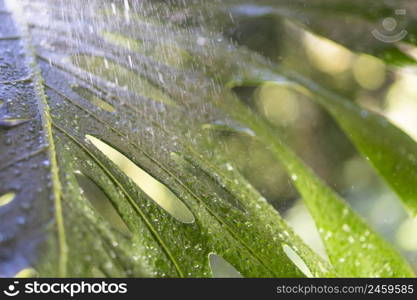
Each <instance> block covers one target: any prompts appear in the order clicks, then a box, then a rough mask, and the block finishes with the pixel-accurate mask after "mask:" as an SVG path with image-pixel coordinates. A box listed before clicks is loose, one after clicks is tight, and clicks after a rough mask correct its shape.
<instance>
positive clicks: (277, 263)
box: [0, 0, 336, 277]
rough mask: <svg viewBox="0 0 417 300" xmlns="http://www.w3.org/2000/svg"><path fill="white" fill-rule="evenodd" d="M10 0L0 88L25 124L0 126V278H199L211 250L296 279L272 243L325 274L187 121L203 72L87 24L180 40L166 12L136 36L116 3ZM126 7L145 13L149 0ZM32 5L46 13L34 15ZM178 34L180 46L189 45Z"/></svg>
mask: <svg viewBox="0 0 417 300" xmlns="http://www.w3.org/2000/svg"><path fill="white" fill-rule="evenodd" d="M202 3H204V2H202ZM202 3H200V4H202ZM10 4H11V5H12V9H13V13H14V14H13V15H12V14H11V13H9V12H7V11H4V12H1V13H2V18H4V19H3V20H2V22H3V23H4V24H7V25H8V26H6V27H5V26H0V34H1V40H0V54H1V55H0V56H1V57H5V58H6V60H7V62H8V63H7V64H4V65H2V73H1V74H0V81H2V86H4V88H3V87H2V88H1V90H0V96H1V98H2V99H11V101H9V102H8V103H5V104H4V105H5V107H6V108H7V111H8V114H9V115H10V117H12V118H13V119H24V120H30V121H25V122H21V123H20V122H18V123H16V124H15V126H1V127H0V130H1V131H0V134H1V139H2V141H3V144H2V146H1V147H2V151H0V161H1V164H0V180H1V182H2V185H1V190H0V192H1V193H0V195H2V196H1V197H2V198H1V199H2V203H3V204H4V205H2V206H1V207H0V214H1V218H0V236H1V237H2V238H1V239H0V241H1V247H0V255H1V257H2V260H1V261H0V275H1V276H13V275H15V274H21V273H22V272H23V273H24V274H26V273H28V272H26V271H24V270H28V269H29V268H33V269H34V270H36V272H37V274H39V276H49V277H54V276H61V277H67V276H69V277H90V276H95V277H101V276H109V277H120V276H121V277H125V276H133V277H142V276H147V277H211V276H212V275H216V274H217V271H216V270H217V269H213V270H212V269H211V265H210V263H211V262H210V259H209V255H213V254H216V255H217V256H219V257H221V258H222V259H223V260H226V261H227V263H228V264H230V266H229V267H231V266H233V267H234V268H235V269H236V272H235V273H234V274H238V273H239V274H241V275H242V276H244V277H303V276H304V275H303V273H302V271H301V270H299V268H298V267H297V265H296V264H295V263H294V262H293V261H292V259H291V258H290V257H288V255H287V252H286V251H284V248H283V245H287V246H289V247H291V248H292V249H293V250H294V252H295V253H296V255H298V256H299V257H300V258H301V259H302V260H304V262H305V265H306V266H307V267H308V268H309V271H310V272H311V274H312V275H313V276H317V277H320V276H326V277H329V276H335V275H336V274H335V272H334V270H333V268H332V267H331V266H330V265H329V264H328V263H327V262H325V261H323V260H322V259H321V258H319V257H318V256H317V255H316V254H315V253H314V252H313V251H312V250H310V249H309V248H308V247H307V246H306V245H305V244H304V243H303V242H302V241H301V240H300V239H299V238H298V237H297V236H296V235H295V234H294V233H293V232H292V230H291V229H290V228H289V227H288V225H286V223H285V222H284V221H283V219H282V218H281V217H280V215H279V214H278V213H277V212H276V211H275V210H274V209H273V208H272V207H271V206H270V205H269V204H268V203H267V202H266V200H265V199H264V198H262V197H261V196H260V195H259V193H258V192H257V191H255V190H254V189H253V188H252V187H251V186H250V185H249V184H248V183H247V182H246V181H245V180H244V179H243V178H242V177H241V176H240V174H238V172H236V171H235V172H229V171H227V168H226V169H225V165H224V161H222V159H221V157H212V155H213V153H215V151H214V150H213V151H211V149H207V148H206V146H207V144H206V143H205V141H206V139H210V138H211V137H210V136H209V135H204V131H201V130H200V125H201V124H202V123H204V122H205V121H206V119H204V118H203V117H199V114H198V113H199V112H200V111H201V110H200V108H199V107H197V106H198V105H197V104H201V103H203V102H204V101H203V100H204V99H201V90H202V89H203V90H204V89H205V90H206V91H207V95H209V96H210V97H215V95H216V94H215V93H214V92H215V91H217V89H218V88H219V87H218V86H217V85H216V86H214V87H213V86H212V85H210V84H208V83H212V82H213V78H212V77H209V76H208V75H204V76H202V74H203V73H200V74H199V73H198V72H196V74H195V73H191V74H187V73H183V72H179V71H178V69H177V68H175V66H170V65H165V64H164V63H161V62H155V60H154V58H152V57H148V56H146V55H143V53H137V52H135V51H134V50H135V49H134V48H133V49H130V50H129V49H127V48H126V47H123V46H121V45H119V46H115V45H114V44H109V43H107V41H103V39H102V37H101V32H102V31H100V32H95V31H94V30H86V28H91V26H93V25H94V27H93V28H101V29H103V30H104V31H105V32H114V34H118V32H119V31H120V30H122V31H123V30H124V31H126V32H130V33H131V32H135V33H137V35H138V36H137V40H146V41H148V42H149V43H152V40H154V41H159V38H160V39H164V37H165V36H164V35H169V36H170V37H171V38H172V37H176V38H177V39H178V41H177V44H180V42H182V40H181V38H180V37H178V35H179V34H178V32H179V33H181V32H182V30H181V28H180V26H178V25H177V24H176V22H177V21H176V20H173V21H172V23H169V24H166V25H164V26H162V28H159V29H155V30H157V31H153V32H150V33H149V32H147V29H148V28H149V26H148V25H149V24H148V23H146V22H144V21H143V20H141V21H137V20H136V19H135V18H133V15H132V17H131V18H130V17H126V14H127V15H128V16H130V14H129V10H127V8H128V7H126V6H125V7H124V8H123V3H118V4H117V7H116V9H113V8H112V5H111V4H110V3H107V2H103V1H89V3H88V7H89V8H90V9H88V10H86V9H83V8H85V7H84V6H85V5H86V2H85V1H72V2H71V5H67V4H68V3H66V2H63V1H62V2H55V1H47V0H36V1H33V0H31V1H25V0H22V1H16V2H15V1H12V2H10ZM119 4H121V5H119ZM136 5H137V7H135V9H139V8H140V10H139V12H140V13H141V14H143V15H144V16H146V17H147V18H151V19H152V14H153V13H154V10H155V9H156V7H160V6H153V5H149V3H147V2H142V1H140V2H137V3H136ZM161 6H162V4H161ZM0 7H1V8H3V0H0ZM164 7H165V8H167V6H162V8H164ZM169 7H170V8H171V6H169ZM198 7H200V6H198ZM208 7H210V5H208ZM23 8H24V9H23ZM45 9H46V10H47V11H49V12H50V14H48V16H47V17H45V18H39V15H40V14H41V12H42V11H44V10H45ZM182 9H183V8H182V7H181V5H180V6H179V7H177V6H172V9H170V10H169V14H171V13H172V12H173V10H174V11H177V13H178V14H179V15H180V14H181V13H183V11H182ZM109 11H112V15H111V16H108V15H107V14H106V13H103V14H100V13H99V14H97V12H109ZM120 12H123V13H120ZM135 13H138V12H135ZM165 13H167V12H166V10H165ZM80 14H81V15H82V18H78V16H80ZM159 14H161V12H160V11H158V17H160V15H159ZM75 18H76V19H77V20H78V21H77V22H76V23H75V24H72V25H74V26H62V24H63V22H65V20H68V19H75ZM110 19H111V22H109V20H110ZM154 19H157V18H156V17H155V18H154ZM17 21H19V25H16V23H17ZM156 23H157V22H156ZM153 24H155V23H153ZM204 24H205V23H204V22H202V25H201V26H203V25H204ZM116 28H117V30H116ZM123 28H124V29H123ZM196 28H197V29H196V30H198V28H199V27H198V26H197V27H196ZM156 36H157V37H158V39H156V38H155V37H156ZM190 36H193V34H192V33H188V34H187V36H186V38H187V39H186V40H187V42H188V44H187V43H184V48H187V45H192V44H194V41H193V40H192V39H191V38H190ZM151 37H152V39H151ZM164 42H165V43H168V42H169V40H168V39H166V40H165V41H164ZM201 50H202V52H203V53H204V54H205V55H210V51H209V50H210V49H209V50H207V51H205V50H203V49H201ZM198 58H199V59H200V58H201V57H198ZM201 59H202V58H201ZM197 83H198V84H197ZM207 103H209V102H207ZM192 116H194V117H192ZM184 120H189V122H187V124H184ZM144 180H145V181H144ZM144 182H148V185H146V184H144ZM149 182H150V183H152V185H154V186H156V187H157V189H158V191H151V190H150V187H149ZM161 186H162V187H163V188H161ZM10 193H13V195H14V198H13V199H11V200H10V197H9V196H8V195H10ZM166 194H169V196H168V197H167V198H166V197H165V196H166ZM3 195H5V196H3ZM3 197H4V198H3ZM164 197H165V198H164ZM162 198H164V200H162ZM4 199H6V200H7V201H6V200H4ZM167 199H168V200H167ZM3 200H4V201H3ZM164 201H165V202H164ZM169 203H170V204H171V206H175V209H172V207H170V205H169ZM178 203H181V204H180V205H179V204H178ZM178 210H179V211H180V212H178ZM229 269H230V268H229ZM20 271H21V272H20ZM19 272H20V273H19ZM237 272H238V273H237ZM30 274H32V273H30Z"/></svg>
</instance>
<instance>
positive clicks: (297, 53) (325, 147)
mask: <svg viewBox="0 0 417 300" xmlns="http://www.w3.org/2000/svg"><path fill="white" fill-rule="evenodd" d="M414 8H415V4H414ZM246 9H249V11H247V13H246V15H251V17H250V18H249V17H248V18H245V17H240V18H239V16H238V17H236V18H235V20H236V21H235V22H236V24H237V26H236V27H235V28H233V29H231V30H230V32H226V35H228V36H229V37H230V38H232V39H233V40H234V41H235V42H236V43H238V44H241V45H245V46H247V47H248V48H250V49H252V50H254V51H256V52H258V53H261V54H263V55H264V56H266V57H268V58H269V59H270V60H271V61H273V62H275V63H278V64H282V65H285V66H286V67H287V68H288V69H291V70H295V71H297V72H298V73H301V74H303V75H305V76H307V77H309V78H311V79H312V80H313V81H314V82H318V83H320V84H321V85H323V86H325V87H326V88H327V89H330V90H332V91H335V92H337V93H339V94H341V95H344V96H346V98H348V99H351V100H352V101H354V102H356V103H358V104H359V105H361V106H362V107H366V108H368V109H370V110H372V111H375V112H377V113H379V114H382V115H384V116H386V117H387V118H388V119H389V120H390V121H391V122H393V123H394V124H396V125H397V126H398V127H400V128H401V129H403V130H404V131H405V132H406V133H408V134H409V135H410V136H411V137H413V138H414V139H416V140H417V90H416V86H417V76H416V74H417V73H416V69H415V67H414V66H413V64H412V63H410V64H402V65H398V64H397V65H395V64H391V63H390V64H387V59H384V58H387V56H385V57H383V58H377V57H375V56H371V55H368V54H364V53H361V52H352V51H350V50H349V49H348V48H346V47H344V46H343V45H341V44H339V43H336V42H334V41H333V40H338V41H341V42H342V43H343V44H349V42H350V41H351V39H352V38H354V37H352V36H351V32H353V31H355V30H356V31H357V30H358V29H357V28H354V27H352V30H351V31H349V30H348V31H346V30H343V28H341V26H342V25H339V24H344V23H345V21H346V19H348V18H349V16H348V14H346V17H343V16H339V18H338V19H337V20H332V19H330V20H326V19H325V20H324V21H323V20H320V22H322V23H323V22H327V27H326V28H327V29H328V30H329V31H331V35H332V40H329V39H326V38H323V37H321V36H319V35H316V34H314V33H312V32H309V31H306V30H305V29H304V27H303V26H302V25H300V24H299V23H297V22H294V21H292V20H289V19H287V18H281V17H277V16H274V15H271V14H261V15H259V16H258V17H253V15H256V14H255V11H254V10H256V7H252V8H246ZM251 9H252V12H253V14H251V13H250V12H251ZM380 22H381V24H382V26H383V27H385V26H388V25H390V24H388V23H389V22H392V20H391V19H390V20H388V21H387V20H386V19H384V18H381V20H380ZM355 24H356V25H359V23H352V26H355ZM391 25H393V26H396V24H394V23H393V24H391ZM313 27H314V24H313ZM367 29H368V27H367ZM386 29H393V28H386ZM363 36H364V38H365V39H367V43H368V46H369V48H370V49H374V48H376V47H377V45H379V44H380V43H381V41H379V40H378V39H377V38H375V37H374V36H373V35H372V34H371V31H370V30H369V31H365V32H363ZM345 42H346V43H345ZM404 45H405V44H404ZM404 45H403V44H401V42H399V43H397V44H395V47H396V48H397V49H400V50H404V49H405V46H404ZM406 49H407V52H406V54H408V55H410V56H413V55H414V54H415V53H416V52H415V48H414V47H412V46H410V45H409V44H407V47H406ZM236 93H237V94H238V95H239V96H240V97H241V98H242V99H245V101H247V102H248V103H251V104H252V106H253V109H254V110H256V111H257V112H258V113H259V114H260V115H262V116H263V117H264V118H266V119H267V120H269V121H270V123H271V124H273V126H275V127H276V129H277V130H280V131H281V132H282V133H283V134H284V135H286V137H287V139H288V141H290V143H291V145H292V146H293V149H295V150H296V152H297V153H298V154H299V155H300V156H301V157H302V158H303V159H304V160H305V161H306V162H307V164H308V165H310V166H311V167H312V168H313V169H314V170H315V171H316V173H317V174H319V175H320V177H321V178H323V179H324V180H325V181H326V182H327V183H328V184H329V185H330V186H332V187H333V188H334V189H335V190H336V191H337V192H338V193H339V194H340V195H341V196H343V197H344V198H345V199H346V200H347V201H348V202H349V203H350V204H351V205H352V206H353V207H354V209H355V210H356V211H357V212H359V214H360V215H362V216H363V217H364V218H365V219H366V220H367V221H368V223H370V224H371V225H372V226H373V227H374V228H375V229H376V230H377V231H378V232H380V233H381V234H382V235H383V236H384V237H385V238H386V239H387V240H389V241H390V242H392V243H393V244H394V245H395V246H396V248H397V249H398V250H399V251H401V252H402V253H403V254H404V255H405V256H406V257H407V258H408V260H409V261H410V262H411V264H412V265H413V267H414V269H415V270H417V220H416V219H412V218H410V217H409V215H408V214H407V213H406V212H405V211H404V209H403V208H402V206H401V204H400V201H399V200H398V199H397V197H396V195H395V194H394V193H393V192H392V191H391V190H390V189H389V187H388V186H387V184H386V183H385V182H383V181H382V179H381V178H380V177H378V175H377V174H376V172H375V170H374V169H373V168H372V167H371V166H370V164H369V163H368V161H367V160H366V159H365V158H364V157H363V156H361V155H360V154H359V153H358V151H357V150H356V149H355V147H354V146H353V145H352V143H351V142H350V141H349V140H348V138H347V137H346V136H345V134H344V133H343V132H342V131H341V129H340V128H339V126H338V125H337V124H336V123H335V122H334V121H333V120H332V118H331V117H330V116H329V115H328V113H327V112H325V111H324V110H323V109H322V108H321V107H320V106H318V105H317V104H315V103H314V101H312V100H311V99H308V97H307V96H305V95H303V94H301V93H299V92H297V91H295V90H294V89H290V88H286V87H282V86H277V85H274V84H271V83H266V84H263V85H261V86H258V87H256V88H239V89H236ZM223 139H224V143H223V146H224V151H225V152H227V153H229V154H230V155H229V156H230V157H234V160H235V161H234V163H235V164H236V166H237V167H238V168H239V170H240V171H241V172H242V173H243V174H244V175H245V177H246V178H247V179H248V180H249V181H250V182H251V183H252V184H253V185H254V186H255V187H256V188H257V189H258V190H259V191H260V192H261V193H262V194H263V196H265V197H266V198H267V199H268V201H269V202H270V203H271V204H272V205H273V206H274V207H275V208H276V209H277V210H278V211H279V212H280V213H281V214H282V215H283V216H284V217H285V219H286V220H287V221H288V222H289V223H290V224H291V226H292V227H293V228H294V229H295V231H296V232H297V233H298V234H299V235H300V236H301V237H302V238H303V239H304V240H305V241H306V242H307V244H308V245H310V246H311V247H312V248H314V249H315V250H316V251H317V252H318V253H320V254H321V255H322V256H323V257H325V256H326V254H325V251H324V247H323V244H322V242H321V240H320V237H319V235H318V233H317V230H316V228H315V226H314V222H313V220H312V219H311V217H310V216H309V213H308V211H307V209H306V207H305V206H304V204H303V203H302V201H301V200H300V199H299V195H298V193H297V191H296V190H295V189H294V187H293V185H292V183H291V180H290V178H289V177H288V175H287V174H286V172H285V170H284V169H283V167H282V166H281V165H280V164H279V163H277V161H276V160H275V159H274V158H273V156H272V155H271V154H270V153H269V152H268V150H267V149H265V147H263V145H261V144H258V143H256V141H254V140H253V139H251V138H249V137H245V136H242V135H234V134H228V135H225V136H223ZM393 146H394V147H395V145H393Z"/></svg>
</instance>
